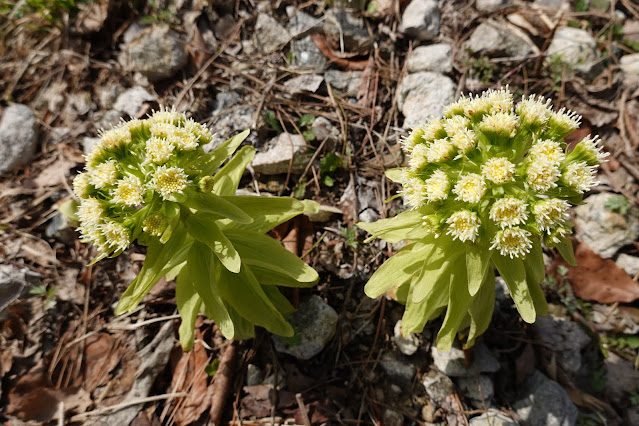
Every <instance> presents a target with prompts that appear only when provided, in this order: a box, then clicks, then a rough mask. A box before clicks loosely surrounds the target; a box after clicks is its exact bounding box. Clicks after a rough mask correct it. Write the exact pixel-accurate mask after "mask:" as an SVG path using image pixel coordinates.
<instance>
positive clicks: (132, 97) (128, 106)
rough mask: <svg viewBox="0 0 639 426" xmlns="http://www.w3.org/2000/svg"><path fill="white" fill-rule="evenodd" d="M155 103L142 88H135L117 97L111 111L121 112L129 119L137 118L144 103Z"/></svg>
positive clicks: (151, 96)
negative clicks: (128, 116)
mask: <svg viewBox="0 0 639 426" xmlns="http://www.w3.org/2000/svg"><path fill="white" fill-rule="evenodd" d="M155 101H156V99H155V97H154V96H153V95H152V94H150V93H149V92H147V91H146V90H144V88H143V87H140V86H135V87H132V88H130V89H127V90H125V91H124V92H122V93H121V94H120V95H119V96H118V97H117V99H116V100H115V103H114V104H113V109H115V110H117V111H122V112H124V113H126V114H128V115H130V116H131V117H137V116H138V114H139V113H140V110H141V109H142V106H143V105H144V103H145V102H155Z"/></svg>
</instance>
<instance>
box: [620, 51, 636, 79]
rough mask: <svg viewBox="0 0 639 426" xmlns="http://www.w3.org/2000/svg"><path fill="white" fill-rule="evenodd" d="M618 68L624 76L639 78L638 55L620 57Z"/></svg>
mask: <svg viewBox="0 0 639 426" xmlns="http://www.w3.org/2000/svg"><path fill="white" fill-rule="evenodd" d="M619 67H620V68H621V70H622V71H623V72H625V73H626V74H630V75H634V76H639V53H633V54H631V55H625V56H622V57H621V59H620V60H619Z"/></svg>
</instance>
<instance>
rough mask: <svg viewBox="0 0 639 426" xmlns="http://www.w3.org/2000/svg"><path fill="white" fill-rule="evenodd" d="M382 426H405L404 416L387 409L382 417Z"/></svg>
mask: <svg viewBox="0 0 639 426" xmlns="http://www.w3.org/2000/svg"><path fill="white" fill-rule="evenodd" d="M382 424H383V425H384V426H403V425H404V416H403V415H402V414H401V413H398V412H397V411H395V410H391V409H390V408H387V409H386V410H385V411H384V414H383V415H382Z"/></svg>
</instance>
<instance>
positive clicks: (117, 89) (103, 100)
mask: <svg viewBox="0 0 639 426" xmlns="http://www.w3.org/2000/svg"><path fill="white" fill-rule="evenodd" d="M120 93H122V87H121V86H118V85H117V84H108V85H106V86H101V87H99V88H98V102H99V104H100V107H102V109H111V108H113V104H114V103H115V100H116V99H117V98H118V95H119V94H120Z"/></svg>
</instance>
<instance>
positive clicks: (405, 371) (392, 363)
mask: <svg viewBox="0 0 639 426" xmlns="http://www.w3.org/2000/svg"><path fill="white" fill-rule="evenodd" d="M379 364H380V365H381V367H382V369H383V370H384V372H385V373H386V375H387V376H388V377H389V378H390V379H391V380H395V381H396V382H397V383H398V384H400V385H403V386H408V385H410V384H411V383H412V381H413V378H414V377H415V372H416V371H415V366H414V365H413V364H411V363H409V362H406V361H404V360H402V359H401V358H400V357H398V356H397V355H396V354H394V353H392V352H387V353H385V354H384V355H382V359H381V360H380V362H379Z"/></svg>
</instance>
